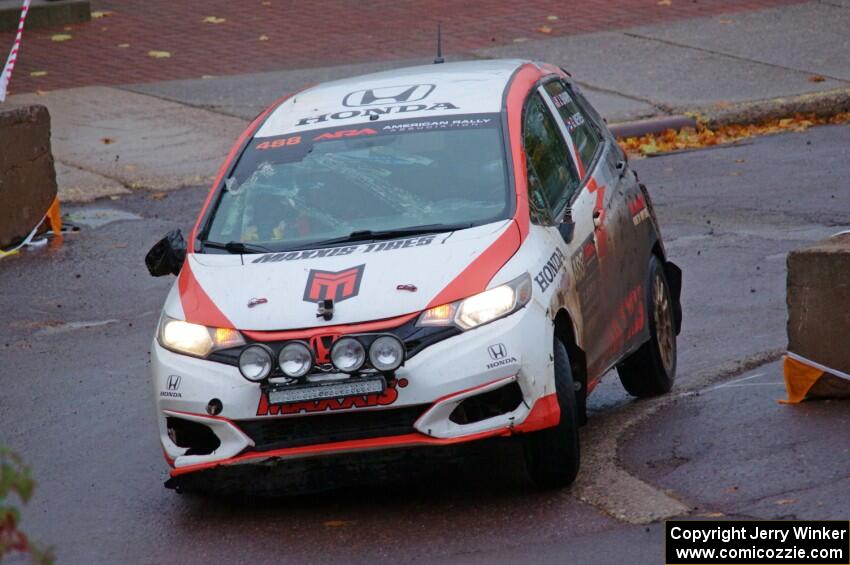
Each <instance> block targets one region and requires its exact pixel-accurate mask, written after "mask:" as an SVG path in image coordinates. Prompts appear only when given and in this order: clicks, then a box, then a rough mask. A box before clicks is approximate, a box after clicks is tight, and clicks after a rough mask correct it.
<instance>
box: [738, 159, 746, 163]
mask: <svg viewBox="0 0 850 565" xmlns="http://www.w3.org/2000/svg"><path fill="white" fill-rule="evenodd" d="M735 162H736V163H746V162H747V160H746V159H735Z"/></svg>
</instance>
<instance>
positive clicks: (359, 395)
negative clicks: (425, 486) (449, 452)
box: [147, 60, 681, 487]
mask: <svg viewBox="0 0 850 565" xmlns="http://www.w3.org/2000/svg"><path fill="white" fill-rule="evenodd" d="M147 263H148V268H149V269H150V271H151V273H152V274H154V275H163V274H167V273H175V274H179V275H178V278H177V281H176V282H175V284H174V285H173V287H172V288H171V291H170V293H169V294H168V297H167V299H166V301H165V307H164V309H163V313H162V316H161V319H160V321H159V327H158V329H157V332H156V337H155V339H154V342H153V345H152V355H151V357H152V363H151V367H152V374H153V388H154V394H155V396H156V409H157V417H158V421H159V431H160V439H161V442H162V447H163V450H164V453H165V458H166V460H167V461H168V463H169V465H170V466H171V467H172V469H171V477H172V479H171V483H172V484H174V483H175V481H179V480H180V479H181V478H184V477H186V476H188V475H191V476H198V475H197V474H198V473H199V472H202V471H207V470H210V469H213V468H217V469H218V471H217V472H220V471H222V469H228V468H232V467H233V466H237V465H238V466H242V465H245V464H256V463H263V464H268V463H270V462H283V463H284V464H285V462H286V460H290V459H296V458H304V457H316V456H323V455H331V454H341V453H353V452H361V451H371V450H388V449H399V448H427V447H428V446H444V445H451V444H460V443H463V442H471V441H475V440H481V439H484V438H491V437H495V436H518V437H521V438H522V439H523V440H524V441H525V443H526V454H527V466H528V469H529V473H530V475H531V477H532V479H533V480H534V481H535V482H536V483H537V484H539V485H541V486H544V487H551V486H562V485H567V484H569V483H571V482H572V481H573V480H574V478H575V476H576V473H577V472H578V467H579V439H578V430H577V428H578V426H579V425H580V424H582V423H583V421H584V417H585V416H584V411H585V402H586V398H587V395H588V393H589V392H590V391H591V390H593V387H594V385H595V384H596V383H597V382H598V380H599V379H600V377H601V376H602V375H603V374H604V373H605V372H606V371H608V370H609V369H611V368H612V367H617V370H618V372H619V375H620V378H621V380H622V382H623V385H624V386H625V388H626V390H628V392H630V393H631V394H633V395H636V396H646V395H653V394H660V393H663V392H666V391H667V390H669V389H670V387H671V385H672V382H673V378H674V375H675V371H676V335H677V334H678V331H679V327H680V323H681V310H680V308H679V289H680V281H681V272H680V271H679V269H678V268H676V267H675V266H674V265H673V264H672V263H670V262H668V261H667V258H666V254H665V250H664V246H663V244H662V241H661V235H660V232H659V229H658V224H657V222H656V219H655V215H654V212H653V209H652V205H651V203H650V199H649V195H648V194H647V191H646V188H645V187H644V186H643V185H641V184H639V183H638V180H637V176H636V174H635V173H634V172H633V171H631V170H630V168H629V164H628V161H627V159H626V156H625V154H624V153H623V151H622V150H621V149H620V148H619V147H618V145H617V143H616V142H615V140H614V138H613V137H612V135H611V133H610V132H609V131H608V129H607V127H606V126H605V123H604V121H603V120H602V119H601V118H600V116H599V115H598V114H597V113H596V111H595V110H594V109H593V108H592V107H591V106H590V105H589V104H588V103H587V101H586V100H585V98H584V97H583V96H582V94H581V92H580V90H579V89H578V88H577V87H576V85H575V84H574V83H573V82H572V81H571V80H570V78H569V75H568V74H567V73H566V72H564V71H563V70H561V69H559V68H557V67H555V66H552V65H548V64H541V63H534V62H529V61H520V60H499V61H475V62H462V63H453V64H441V65H431V66H422V67H415V68H407V69H399V70H393V71H388V72H383V73H378V74H372V75H367V76H361V77H356V78H349V79H344V80H339V81H335V82H329V83H325V84H321V85H318V86H314V87H311V88H308V89H306V90H303V91H301V92H298V93H296V94H294V95H291V96H288V97H286V98H283V99H281V100H280V101H278V102H277V103H275V104H273V105H272V106H271V107H270V108H269V109H267V110H266V111H265V112H264V113H263V114H261V115H260V116H259V117H257V118H256V119H255V120H254V122H253V123H252V124H251V126H250V127H249V128H248V130H247V131H246V132H245V133H244V134H243V135H242V137H241V138H240V139H239V140H238V142H237V144H236V145H235V146H234V148H233V150H232V151H231V154H230V156H229V157H228V159H227V161H226V163H225V164H224V166H223V167H222V169H221V171H220V173H219V176H218V179H217V180H216V182H215V184H214V186H213V188H212V190H211V192H210V195H209V197H208V198H207V201H206V203H205V204H204V207H203V210H202V211H201V214H200V217H199V218H198V220H197V223H196V225H195V227H194V230H193V231H192V233H191V235H190V237H188V238H187V240H186V241H185V242H184V240H183V238H182V235H181V234H180V233H179V232H177V231H175V232H171V233H170V234H169V235H168V236H167V237H166V238H165V239H163V240H162V241H160V242H159V243H158V244H157V245H156V246H155V247H154V248H153V249H152V250H151V252H150V253H149V255H148V257H147Z"/></svg>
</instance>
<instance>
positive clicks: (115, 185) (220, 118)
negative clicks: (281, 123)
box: [10, 0, 850, 201]
mask: <svg viewBox="0 0 850 565" xmlns="http://www.w3.org/2000/svg"><path fill="white" fill-rule="evenodd" d="M104 4H105V3H104ZM618 4H620V3H618ZM623 4H626V3H623ZM650 4H651V5H655V2H650ZM678 4H679V2H678V1H677V0H672V4H671V6H673V7H675V6H677V5H678ZM683 4H684V3H683ZM691 4H692V3H690V2H688V3H687V5H688V6H690V5H691ZM698 5H699V6H703V5H705V6H703V7H701V8H699V9H700V10H707V8H706V6H711V7H712V9H713V8H716V7H718V6H720V7H728V6H729V5H731V2H710V3H709V2H700V3H698ZM741 5H742V4H740V3H739V4H738V5H737V6H736V8H739V10H738V11H735V12H732V13H727V12H724V13H717V14H715V15H710V16H706V17H700V18H689V19H675V20H674V21H670V20H669V18H668V21H667V22H665V23H662V24H653V25H643V26H638V27H630V28H628V29H623V30H619V31H602V32H598V33H586V34H582V35H572V36H570V35H563V36H561V37H549V38H547V39H536V40H529V41H523V42H519V43H511V44H510V45H503V46H498V47H488V48H481V49H475V50H471V51H467V52H466V54H465V55H455V56H451V57H449V58H448V59H449V60H458V59H460V58H478V57H482V58H483V57H525V58H532V59H539V60H545V61H550V62H553V63H557V64H559V65H562V66H564V67H565V68H567V69H568V70H569V71H570V72H572V73H573V76H574V77H575V79H576V80H577V81H578V82H579V83H581V84H582V85H584V86H585V87H586V91H587V93H588V95H589V97H590V99H591V100H592V102H593V103H594V104H595V105H596V106H597V107H598V108H599V109H600V111H601V113H602V114H603V115H604V116H606V118H607V119H608V121H609V123H612V124H613V123H616V122H622V121H628V120H634V119H639V118H647V117H658V116H665V115H669V114H676V113H682V112H686V111H699V112H701V113H704V114H705V113H711V112H712V111H714V112H721V113H722V112H726V113H729V112H733V111H735V109H736V108H749V107H750V106H751V104H752V103H753V102H757V101H765V100H767V101H768V102H767V103H766V104H768V105H770V104H774V105H776V104H777V103H776V101H775V99H777V98H782V99H786V100H787V99H789V98H791V97H797V96H803V97H806V96H809V97H810V101H811V100H814V102H811V103H812V104H815V105H817V104H820V103H821V102H819V100H820V98H819V96H820V95H821V94H822V93H825V92H833V97H832V101H831V102H830V103H831V104H835V103H838V102H843V103H847V101H848V100H850V57H848V56H847V54H848V53H850V34H848V33H847V31H846V30H847V29H850V0H824V1H820V2H808V3H805V4H793V5H789V6H784V7H779V8H771V9H765V10H759V11H748V12H743V11H740V8H741ZM749 5H750V6H751V5H752V4H749ZM544 7H545V6H544ZM667 7H668V8H669V7H670V6H667ZM212 9H213V8H210V10H212ZM553 9H554V8H553ZM688 9H691V8H688ZM693 9H696V8H693ZM116 10H117V8H116ZM648 12H652V13H654V8H653V9H648ZM222 13H223V12H222ZM463 13H466V12H463ZM676 13H678V14H682V13H685V14H686V13H687V10H685V8H682V9H681V10H679V11H677V12H676ZM115 17H116V18H117V16H115ZM222 17H224V16H222ZM544 19H545V18H544ZM102 21H104V22H108V21H109V18H105V19H103V20H102ZM116 21H117V20H116ZM500 21H501V20H500ZM525 21H528V22H531V21H533V19H526V20H525ZM559 22H563V20H560V19H559V20H554V23H555V25H553V26H552V27H553V31H552V32H551V33H550V34H546V35H544V34H540V33H538V34H537V36H539V37H548V36H550V35H551V36H554V35H557V34H556V32H555V31H554V29H555V27H556V26H557V25H562V23H561V24H559ZM221 25H224V24H221ZM489 25H490V24H489V23H488V20H487V19H482V20H481V21H480V22H479V23H478V27H479V28H485V29H489V27H488V26H489ZM494 25H495V24H494ZM535 25H536V24H535ZM211 27H215V25H213V24H211ZM334 29H335V28H334ZM311 33H313V32H312V31H311ZM340 33H344V31H340ZM392 33H396V32H395V31H393V32H392ZM511 33H513V31H512V32H511ZM529 35H530V34H529ZM316 40H317V41H318V40H319V39H318V36H317V39H316ZM352 41H354V43H355V44H356V43H357V42H356V41H355V40H352ZM231 45H232V44H231ZM382 45H383V47H381V50H380V53H379V55H380V57H377V56H376V57H375V58H377V59H379V60H378V61H377V62H375V61H373V62H369V63H359V64H350V65H346V66H338V67H319V68H311V69H298V70H284V71H275V72H268V73H255V74H250V75H241V76H239V75H236V76H223V77H215V78H208V79H190V80H176V81H169V82H160V83H145V84H137V85H131V86H123V87H103V86H97V87H84V88H76V89H68V90H59V91H53V92H47V93H42V94H36V93H34V94H27V95H18V96H12V97H11V98H10V101H11V102H12V103H41V104H45V105H47V106H48V107H49V108H50V110H51V114H52V116H53V132H54V136H53V151H54V154H55V156H56V159H57V163H58V165H57V166H58V167H59V171H58V173H59V185H60V198H63V199H64V200H65V201H69V200H78V201H79V200H86V199H91V198H94V197H100V196H105V195H113V194H121V193H125V192H126V191H128V190H132V189H135V188H148V189H156V190H164V189H170V188H177V187H182V186H194V185H208V184H209V179H210V177H211V175H214V174H215V172H216V170H217V167H218V165H219V163H220V162H221V160H222V159H223V158H224V155H225V154H226V152H227V149H228V147H229V145H230V143H231V142H232V141H233V140H235V138H236V136H237V135H238V133H239V131H240V130H241V128H242V127H243V126H244V125H245V124H246V122H247V120H249V119H251V118H252V117H254V116H255V115H256V114H257V113H258V112H259V111H261V110H262V109H263V107H265V106H266V105H267V104H269V103H271V102H272V101H274V100H275V99H277V98H279V97H280V96H281V95H282V94H284V93H286V92H291V91H292V90H294V89H297V88H301V87H303V86H305V85H308V84H313V83H316V82H320V81H323V80H328V79H334V78H341V77H344V76H350V75H356V74H361V73H364V72H371V71H374V70H379V69H383V68H391V67H397V66H405V65H408V64H412V63H428V62H430V60H431V58H432V56H430V55H428V56H426V57H421V58H418V59H413V60H411V59H407V60H399V59H398V57H399V53H398V52H396V51H393V50H392V45H389V44H382ZM352 52H353V51H352ZM246 57H247V58H246V66H245V70H248V69H251V68H252V67H250V61H251V57H250V55H249V56H246ZM390 57H394V58H393V59H390ZM272 63H274V61H272ZM278 66H281V65H278ZM134 70H135V69H134ZM166 74H167V73H166ZM116 76H124V75H120V74H119V75H116ZM159 76H162V74H160V75H159ZM138 78H139V79H143V78H145V76H144V73H143V72H141V71H140V74H139V76H138ZM125 80H126V79H125ZM814 95H817V96H814ZM804 100H805V98H804ZM836 101H838V102H836ZM796 103H797V101H796V99H795V100H792V104H790V105H788V104H787V103H784V104H780V105H779V106H778V107H779V108H781V109H782V110H783V111H788V112H791V111H793V108H795V107H796V106H795V105H794V104H796Z"/></svg>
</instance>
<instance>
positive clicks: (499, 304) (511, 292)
mask: <svg viewBox="0 0 850 565" xmlns="http://www.w3.org/2000/svg"><path fill="white" fill-rule="evenodd" d="M529 300H531V276H530V275H529V274H528V273H524V274H523V275H521V276H519V277H517V278H515V279H514V280H512V281H510V282H508V283H505V284H503V285H501V286H497V287H495V288H491V289H489V290H485V291H484V292H481V293H479V294H474V295H472V296H470V297H469V298H466V299H464V300H458V301H457V302H452V303H451V304H442V305H440V306H435V307H434V308H429V309H428V310H425V311H424V312H423V313H422V315H421V316H420V317H419V320H418V321H417V325H420V326H450V325H456V326H457V327H459V328H460V329H462V330H469V329H472V328H474V327H477V326H480V325H482V324H486V323H488V322H492V321H493V320H498V319H499V318H503V317H505V316H507V315H508V314H512V313H514V312H516V311H517V310H519V309H520V308H522V307H523V306H525V305H526V304H528V301H529Z"/></svg>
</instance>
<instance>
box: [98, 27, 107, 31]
mask: <svg viewBox="0 0 850 565" xmlns="http://www.w3.org/2000/svg"><path fill="white" fill-rule="evenodd" d="M100 31H109V28H108V27H106V26H103V27H102V28H100Z"/></svg>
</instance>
